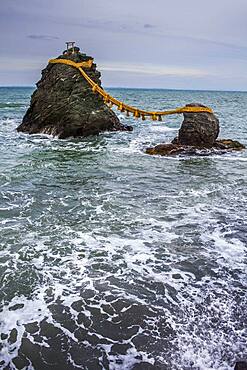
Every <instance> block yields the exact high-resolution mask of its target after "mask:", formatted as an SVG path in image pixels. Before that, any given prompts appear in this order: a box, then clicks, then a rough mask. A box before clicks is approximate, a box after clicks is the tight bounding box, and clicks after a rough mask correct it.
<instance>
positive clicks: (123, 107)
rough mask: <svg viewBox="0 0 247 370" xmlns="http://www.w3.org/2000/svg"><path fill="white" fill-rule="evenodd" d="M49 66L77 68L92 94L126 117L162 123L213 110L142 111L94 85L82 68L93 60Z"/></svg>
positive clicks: (62, 62)
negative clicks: (173, 117)
mask: <svg viewBox="0 0 247 370" xmlns="http://www.w3.org/2000/svg"><path fill="white" fill-rule="evenodd" d="M49 63H50V64H66V65H69V66H71V67H74V68H77V69H78V70H79V71H80V73H81V75H82V76H83V77H84V78H85V80H86V81H87V82H88V83H89V85H90V86H91V87H92V90H93V92H94V93H98V94H100V95H101V96H102V97H103V99H104V102H105V103H106V104H108V105H109V106H110V108H111V107H112V106H113V105H116V106H117V107H118V110H119V111H120V112H126V114H127V116H129V113H132V114H133V116H134V117H135V118H142V120H145V117H146V116H148V117H151V118H152V119H153V121H157V120H158V121H162V116H168V115H170V114H182V113H213V110H212V109H211V108H208V107H186V106H185V107H181V108H177V109H171V110H165V111H154V112H152V111H146V110H143V109H138V108H135V107H132V106H130V105H127V104H125V103H123V102H121V101H119V100H117V99H115V98H114V97H113V96H111V95H109V94H108V93H107V92H106V91H104V90H103V89H102V88H101V87H100V86H99V85H98V84H96V83H95V82H94V81H93V80H92V79H91V78H90V77H89V76H88V75H87V73H86V72H85V71H84V70H83V69H82V68H91V67H92V65H93V59H89V60H88V61H86V62H81V63H75V62H73V61H72V60H68V59H51V60H49Z"/></svg>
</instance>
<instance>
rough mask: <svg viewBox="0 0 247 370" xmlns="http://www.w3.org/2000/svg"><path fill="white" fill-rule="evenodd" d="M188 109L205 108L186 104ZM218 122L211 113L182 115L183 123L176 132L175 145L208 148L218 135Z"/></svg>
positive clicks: (200, 105)
mask: <svg viewBox="0 0 247 370" xmlns="http://www.w3.org/2000/svg"><path fill="white" fill-rule="evenodd" d="M187 106H188V107H205V106H204V105H202V104H196V103H194V104H187ZM219 129H220V127H219V120H218V119H217V118H216V117H215V115H214V114H213V113H184V121H183V123H182V126H181V128H180V129H179V132H178V138H177V143H179V144H181V145H190V146H195V147H204V148H210V147H212V146H213V144H214V142H215V140H216V139H217V137H218V135H219Z"/></svg>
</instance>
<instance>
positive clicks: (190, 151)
mask: <svg viewBox="0 0 247 370" xmlns="http://www.w3.org/2000/svg"><path fill="white" fill-rule="evenodd" d="M242 149H245V146H244V145H243V144H241V143H239V142H238V141H236V140H216V141H215V143H214V145H213V146H211V148H208V147H201V146H200V147H196V146H189V145H181V144H175V143H174V144H173V143H167V144H159V145H156V146H155V147H153V148H147V149H146V153H147V154H151V155H203V156H204V155H211V154H224V153H227V152H229V151H239V150H242Z"/></svg>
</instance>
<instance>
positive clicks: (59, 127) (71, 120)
mask: <svg viewBox="0 0 247 370" xmlns="http://www.w3.org/2000/svg"><path fill="white" fill-rule="evenodd" d="M75 51H76V52H75V53H72V52H70V53H69V54H67V53H66V52H64V54H63V55H60V56H59V57H58V58H59V59H70V60H72V61H74V62H77V63H78V62H84V61H88V60H89V59H91V57H89V56H87V55H86V54H82V53H80V52H79V48H75ZM85 71H86V72H87V74H88V75H89V77H90V78H91V79H92V80H93V81H94V82H96V83H97V84H98V85H99V86H101V82H100V72H98V71H97V70H96V65H95V64H93V66H92V67H91V68H90V69H85ZM131 129H132V128H131V127H130V126H123V125H122V124H121V123H120V121H119V119H118V118H117V116H116V115H115V113H114V112H113V111H112V110H111V109H110V108H109V107H108V106H107V105H106V104H105V103H104V101H103V98H102V97H101V96H100V95H98V94H94V93H93V92H92V90H91V87H90V86H89V84H88V83H87V82H86V80H85V79H84V78H83V76H81V74H80V72H79V71H78V70H77V69H75V68H73V67H70V66H67V65H63V64H48V66H47V67H46V68H45V69H44V70H43V71H42V78H41V80H40V81H39V82H38V83H37V90H35V92H34V93H33V95H32V98H31V104H30V107H29V109H28V110H27V112H26V114H25V116H24V118H23V121H22V123H21V125H20V126H19V127H18V128H17V130H18V131H23V132H26V133H29V134H35V133H45V134H50V135H54V136H58V137H59V138H66V137H69V136H73V137H77V136H88V135H95V134H98V133H100V132H102V131H116V130H131Z"/></svg>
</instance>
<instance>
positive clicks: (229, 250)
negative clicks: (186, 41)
mask: <svg viewBox="0 0 247 370" xmlns="http://www.w3.org/2000/svg"><path fill="white" fill-rule="evenodd" d="M32 91H33V89H32V88H0V154H1V155H0V158H1V161H0V332H1V334H0V338H1V341H0V369H28V370H31V369H41V370H49V369H55V370H63V369H66V370H70V369H88V370H98V369H99V370H100V369H105V370H122V369H123V370H132V369H133V370H137V369H139V370H140V369H141V370H145V369H157V370H158V369H160V370H165V369H169V370H178V369H181V370H189V369H190V370H216V369H217V370H230V369H233V368H234V363H235V361H237V360H238V359H243V358H244V359H246V358H247V345H246V342H247V328H246V325H247V324H246V322H247V317H246V312H247V296H246V286H247V278H246V272H247V271H246V245H247V152H246V151H243V152H239V153H229V154H226V155H223V156H216V155H214V156H211V157H201V156H198V157H191V158H188V157H187V158H182V157H181V158H169V157H168V158H165V157H154V156H148V155H146V154H145V153H144V150H145V148H146V147H148V146H150V145H153V144H158V143H161V142H166V141H169V140H171V139H172V138H173V137H175V136H176V132H177V129H178V128H179V126H180V123H181V121H182V117H181V116H176V117H175V116H172V117H167V118H166V122H151V121H145V122H142V121H140V120H138V121H135V120H134V119H133V118H125V117H124V115H122V114H121V115H120V118H121V120H122V121H123V122H125V123H128V124H132V125H133V126H134V131H133V132H115V133H104V134H102V135H99V136H98V137H89V138H86V139H80V140H78V139H77V140H75V139H74V140H73V139H69V140H58V139H56V138H51V137H47V136H42V135H34V136H29V135H24V134H19V133H17V132H16V131H15V128H16V127H17V125H18V124H19V123H20V122H21V118H22V116H23V115H24V113H25V110H26V109H27V107H28V104H29V100H30V95H31V93H32ZM111 94H112V95H114V96H115V97H117V98H120V99H122V100H124V101H126V102H128V103H131V104H132V105H137V106H141V107H145V108H147V109H149V108H153V109H157V110H158V109H165V108H173V107H177V106H181V105H183V104H185V103H190V102H201V103H204V104H206V105H209V106H211V107H212V108H213V109H214V110H215V112H216V114H217V116H218V118H219V119H220V123H221V134H220V136H221V137H222V138H231V139H236V140H239V141H241V142H242V143H243V144H245V145H247V93H239V92H207V91H204V92H200V91H166V90H128V89H112V90H111Z"/></svg>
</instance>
